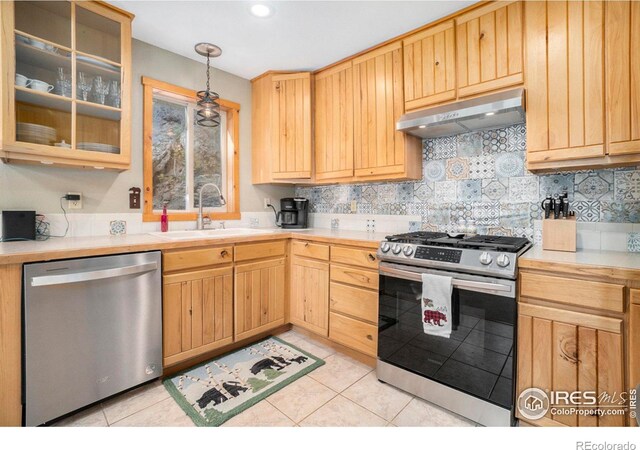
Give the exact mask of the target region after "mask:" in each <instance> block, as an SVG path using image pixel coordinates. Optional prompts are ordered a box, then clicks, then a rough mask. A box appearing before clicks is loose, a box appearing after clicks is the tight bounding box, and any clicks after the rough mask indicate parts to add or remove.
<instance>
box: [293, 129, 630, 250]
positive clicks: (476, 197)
mask: <svg viewBox="0 0 640 450" xmlns="http://www.w3.org/2000/svg"><path fill="white" fill-rule="evenodd" d="M525 161H526V126H525V125H515V126H511V127H508V128H503V129H498V130H491V131H481V132H474V133H468V134H463V135H459V136H453V137H444V138H437V139H427V140H424V141H423V169H424V170H423V179H422V180H421V181H416V182H405V183H367V184H362V185H357V184H355V185H352V184H344V185H331V186H319V187H297V188H296V195H297V196H302V197H307V198H309V199H310V201H311V212H312V213H324V214H352V212H351V205H350V204H351V201H352V200H355V202H356V205H357V207H356V212H355V214H369V215H375V214H384V215H412V216H419V217H421V218H422V220H421V222H420V228H422V229H423V230H437V231H449V232H452V231H456V229H457V227H458V223H459V221H460V220H461V219H464V220H467V221H470V220H473V221H475V223H476V225H477V227H478V232H479V233H487V234H502V235H518V236H527V237H529V238H530V239H533V238H534V234H536V232H537V231H538V230H537V228H539V227H538V226H534V221H537V220H538V219H541V218H542V211H541V209H540V203H541V202H542V200H543V199H544V198H545V197H546V196H547V195H556V194H562V193H565V192H566V193H567V194H568V196H569V201H570V202H571V204H572V209H574V210H575V211H576V216H577V220H578V221H579V222H615V223H620V222H622V223H636V222H639V221H640V170H637V168H623V169H604V170H591V171H579V172H564V173H556V174H545V175H534V174H532V173H531V172H528V171H527V170H526V168H525V166H526V163H525ZM411 228H413V229H415V228H418V223H415V222H412V223H411ZM536 240H539V237H538V239H536ZM629 240H630V242H629V248H630V249H631V248H632V247H633V248H634V249H635V248H640V244H639V243H638V241H639V238H638V237H636V236H634V237H633V238H629Z"/></svg>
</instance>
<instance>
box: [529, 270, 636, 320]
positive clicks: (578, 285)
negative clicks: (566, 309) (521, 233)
mask: <svg viewBox="0 0 640 450" xmlns="http://www.w3.org/2000/svg"><path fill="white" fill-rule="evenodd" d="M520 295H521V296H522V297H532V298H539V299H542V300H549V301H553V302H558V303H564V304H568V305H575V306H586V307H589V308H597V309H606V310H609V311H615V312H623V311H624V302H623V299H624V286H623V285H620V284H611V283H601V282H598V281H585V280H576V279H573V278H563V277H553V276H549V275H540V274H534V273H528V272H521V273H520Z"/></svg>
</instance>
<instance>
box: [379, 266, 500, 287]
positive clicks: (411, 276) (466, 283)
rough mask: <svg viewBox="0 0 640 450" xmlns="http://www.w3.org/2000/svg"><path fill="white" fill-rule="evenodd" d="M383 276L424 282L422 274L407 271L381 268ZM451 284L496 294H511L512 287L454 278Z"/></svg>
mask: <svg viewBox="0 0 640 450" xmlns="http://www.w3.org/2000/svg"><path fill="white" fill-rule="evenodd" d="M380 274H381V275H389V276H392V277H396V278H402V279H405V280H410V281H418V282H422V275H421V274H420V273H415V272H408V271H406V270H398V269H391V268H389V267H380ZM451 284H452V285H453V286H455V287H457V288H460V289H467V290H474V289H475V290H482V291H495V292H511V286H507V285H504V284H497V283H485V282H482V281H470V280H459V279H457V278H453V279H452V280H451Z"/></svg>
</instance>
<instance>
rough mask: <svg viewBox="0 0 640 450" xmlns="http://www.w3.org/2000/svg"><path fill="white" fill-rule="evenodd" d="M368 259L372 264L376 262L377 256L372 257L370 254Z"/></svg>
mask: <svg viewBox="0 0 640 450" xmlns="http://www.w3.org/2000/svg"><path fill="white" fill-rule="evenodd" d="M367 258H369V261H371V262H374V261H375V260H376V257H375V255H372V254H371V253H369V254H368V255H367Z"/></svg>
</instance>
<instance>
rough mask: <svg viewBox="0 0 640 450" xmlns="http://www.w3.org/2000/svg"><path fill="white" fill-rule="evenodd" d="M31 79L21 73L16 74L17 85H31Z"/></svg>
mask: <svg viewBox="0 0 640 450" xmlns="http://www.w3.org/2000/svg"><path fill="white" fill-rule="evenodd" d="M30 84H31V80H30V79H29V78H27V77H25V76H24V75H22V74H21V73H17V74H16V86H21V87H29V85H30Z"/></svg>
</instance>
